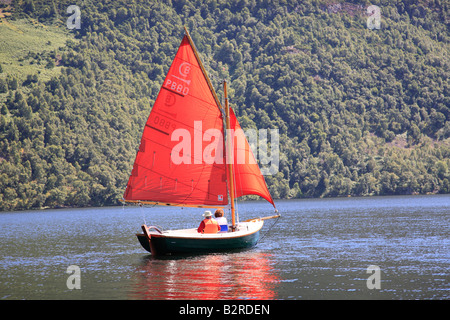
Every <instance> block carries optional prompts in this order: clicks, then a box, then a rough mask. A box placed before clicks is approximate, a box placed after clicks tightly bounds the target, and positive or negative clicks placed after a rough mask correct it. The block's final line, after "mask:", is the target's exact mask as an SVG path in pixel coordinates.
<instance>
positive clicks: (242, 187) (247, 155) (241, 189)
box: [230, 108, 275, 207]
mask: <svg viewBox="0 0 450 320" xmlns="http://www.w3.org/2000/svg"><path fill="white" fill-rule="evenodd" d="M230 129H231V130H234V139H233V156H232V157H233V158H234V159H233V161H234V166H233V170H234V184H235V188H234V189H235V196H236V198H238V197H241V196H244V195H251V194H254V195H258V196H261V197H263V198H264V199H266V200H267V201H269V202H270V203H271V204H272V205H273V206H274V207H275V204H274V202H273V199H272V196H271V195H270V192H269V190H268V189H267V185H266V181H265V180H264V177H263V175H262V174H261V170H260V169H259V166H258V164H257V163H256V160H255V157H254V155H253V152H252V150H251V149H250V146H249V144H248V141H247V138H246V137H245V134H244V132H243V131H242V129H241V126H240V125H239V122H238V120H237V118H236V116H235V114H234V112H233V110H232V109H231V108H230Z"/></svg>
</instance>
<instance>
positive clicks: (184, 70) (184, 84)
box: [164, 62, 192, 96]
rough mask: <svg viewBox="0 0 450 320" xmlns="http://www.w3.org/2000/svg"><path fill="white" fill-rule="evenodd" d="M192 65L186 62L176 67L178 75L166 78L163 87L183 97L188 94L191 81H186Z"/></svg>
mask: <svg viewBox="0 0 450 320" xmlns="http://www.w3.org/2000/svg"><path fill="white" fill-rule="evenodd" d="M191 68H192V65H191V64H190V63H188V62H183V63H181V64H180V65H179V66H178V75H177V74H171V75H170V77H167V78H166V82H165V83H164V87H165V88H166V89H169V90H170V91H172V92H174V93H177V94H180V95H182V96H185V95H187V94H188V93H189V85H190V84H191V80H190V79H188V76H189V74H190V73H191Z"/></svg>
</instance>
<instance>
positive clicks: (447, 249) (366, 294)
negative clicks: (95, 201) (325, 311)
mask: <svg viewBox="0 0 450 320" xmlns="http://www.w3.org/2000/svg"><path fill="white" fill-rule="evenodd" d="M276 204H277V207H278V209H279V211H280V213H281V214H282V217H281V219H279V220H275V219H272V220H267V221H266V223H265V225H264V227H263V229H262V233H261V235H262V239H261V240H260V242H259V243H258V245H257V246H256V247H254V248H252V249H250V250H246V251H240V252H233V253H226V254H211V255H197V256H183V257H174V256H169V257H164V258H154V257H152V256H151V255H150V254H149V253H147V252H146V251H144V249H142V247H141V246H140V245H139V243H138V241H137V239H136V237H135V233H137V232H140V225H141V224H142V223H143V222H144V221H145V222H146V223H147V224H153V225H160V226H162V227H163V228H164V229H168V228H169V227H170V228H185V227H197V225H198V223H199V222H200V221H201V219H202V216H201V215H202V213H203V210H202V209H192V208H184V209H181V208H168V207H153V208H140V207H134V206H131V207H107V208H88V209H60V210H42V211H23V212H2V213H0V242H1V256H0V299H2V300H17V299H26V300H28V299H39V300H47V299H57V300H66V299H70V300H73V299H75V300H78V299H108V300H110V299H125V300H140V299H196V300H200V299H269V300H271V299H286V300H300V299H397V300H399V299H449V298H450V237H449V230H450V214H449V213H450V195H429V196H402V197H371V198H338V199H311V200H308V199H307V200H287V201H277V203H276ZM238 209H239V212H240V219H241V220H246V219H249V218H254V217H259V216H268V215H272V214H273V209H272V208H271V206H270V205H269V204H267V203H266V202H262V201H251V202H239V204H238ZM72 265H75V266H78V267H79V270H80V277H79V282H76V281H75V282H74V281H72V280H71V281H69V282H70V283H79V284H80V287H81V288H80V289H76V288H74V289H69V288H68V285H67V282H68V279H69V277H71V276H73V274H72V273H67V268H68V267H69V266H72ZM371 265H374V266H377V267H378V268H379V269H378V270H379V272H375V273H374V272H373V271H369V272H368V267H369V266H371ZM369 277H371V278H370V279H369ZM71 279H72V278H71ZM368 279H369V281H368ZM378 280H379V281H378ZM377 281H378V284H379V288H377V287H375V288H372V289H369V288H368V282H369V284H372V287H373V285H374V284H376V283H377Z"/></svg>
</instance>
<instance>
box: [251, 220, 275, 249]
mask: <svg viewBox="0 0 450 320" xmlns="http://www.w3.org/2000/svg"><path fill="white" fill-rule="evenodd" d="M280 218H281V216H279V217H278V218H277V220H275V222H274V223H273V224H272V225H271V226H270V228H269V230H267V231H266V232H265V233H264V234H263V236H262V237H260V238H259V239H258V241H257V242H256V244H258V243H259V242H260V241H261V240H262V239H264V238H265V237H266V236H267V234H268V233H269V232H270V230H272V228H273V227H274V226H275V225H276V224H277V223H278V220H280ZM256 244H255V245H256Z"/></svg>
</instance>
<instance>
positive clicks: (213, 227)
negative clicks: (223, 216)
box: [197, 210, 220, 233]
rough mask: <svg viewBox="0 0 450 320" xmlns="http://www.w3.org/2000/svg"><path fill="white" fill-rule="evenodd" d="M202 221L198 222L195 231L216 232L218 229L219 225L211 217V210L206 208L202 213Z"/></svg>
mask: <svg viewBox="0 0 450 320" xmlns="http://www.w3.org/2000/svg"><path fill="white" fill-rule="evenodd" d="M203 217H205V219H203V221H202V222H200V226H199V227H198V229H197V232H199V233H217V232H219V231H220V225H219V224H218V223H217V221H216V220H214V219H212V213H211V211H209V210H207V211H205V213H204V214H203Z"/></svg>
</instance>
